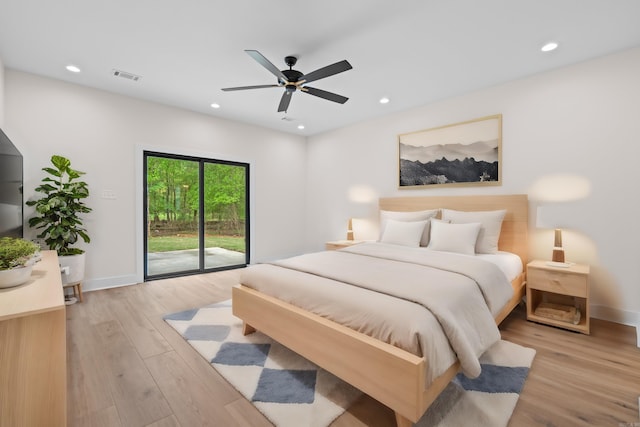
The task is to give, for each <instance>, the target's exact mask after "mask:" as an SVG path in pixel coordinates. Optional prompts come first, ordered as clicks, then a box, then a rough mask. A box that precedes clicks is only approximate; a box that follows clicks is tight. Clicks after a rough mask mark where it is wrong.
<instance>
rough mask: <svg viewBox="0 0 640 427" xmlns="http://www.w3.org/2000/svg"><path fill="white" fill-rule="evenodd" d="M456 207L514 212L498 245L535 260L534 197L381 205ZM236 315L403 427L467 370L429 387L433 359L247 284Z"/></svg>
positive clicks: (519, 284)
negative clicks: (531, 252) (530, 237)
mask: <svg viewBox="0 0 640 427" xmlns="http://www.w3.org/2000/svg"><path fill="white" fill-rule="evenodd" d="M437 208H448V209H455V210H462V211H487V210H497V209H506V210H507V213H506V215H505V218H504V221H503V223H502V231H501V234H500V240H499V242H498V247H499V249H500V250H504V251H509V252H513V253H515V254H517V255H518V256H520V258H521V259H522V262H523V266H525V265H526V263H527V261H528V259H527V256H528V255H527V248H528V243H527V234H528V211H529V206H528V200H527V196H526V195H493V196H442V197H399V198H382V199H380V209H381V210H389V211H417V210H425V209H437ZM524 284H525V273H524V272H523V273H522V274H521V275H520V276H518V277H517V278H516V279H514V280H513V282H512V285H513V288H514V295H513V298H512V299H511V301H510V302H509V303H508V304H507V305H506V306H505V307H504V308H503V309H502V311H501V312H500V313H499V314H498V315H497V316H496V323H497V324H499V323H500V322H502V320H504V319H505V318H506V317H507V316H508V315H509V313H510V312H511V310H513V308H514V307H516V306H517V305H518V303H519V302H520V301H521V299H522V297H523V296H524V289H525V286H524ZM232 302H233V314H234V315H236V316H237V317H239V318H240V319H242V320H243V322H244V333H245V334H248V333H251V332H253V331H255V330H256V329H257V330H260V331H261V332H263V333H265V334H266V335H268V336H270V337H271V338H273V339H274V340H276V341H278V342H280V343H281V344H283V345H285V346H287V347H289V348H290V349H291V350H293V351H295V352H296V353H298V354H300V355H302V356H304V357H305V358H307V359H308V360H310V361H312V362H314V363H315V364H317V365H318V366H321V367H322V368H324V369H326V370H327V371H329V372H331V373H333V374H334V375H336V376H337V377H339V378H341V379H342V380H344V381H346V382H347V383H349V384H351V385H353V386H354V387H356V388H358V389H360V390H362V391H363V392H365V393H367V394H368V395H369V396H371V397H373V398H374V399H376V400H378V401H379V402H381V403H383V404H384V405H386V406H388V407H389V408H391V409H392V410H393V411H394V412H395V415H396V422H397V424H398V427H409V426H412V425H413V424H412V423H413V422H417V421H418V420H419V419H420V417H421V416H422V415H423V414H424V412H425V411H426V410H427V408H428V407H429V406H430V405H431V403H432V402H433V401H434V400H435V399H436V397H437V396H438V395H439V394H440V393H441V392H442V390H444V388H445V387H446V386H447V384H448V383H449V382H450V381H451V380H452V379H453V377H455V375H456V374H457V373H458V371H459V369H460V364H459V362H456V363H454V364H453V365H452V366H451V367H450V368H449V369H448V370H447V371H445V373H444V374H442V375H441V376H439V377H438V378H436V379H435V380H434V381H433V382H432V383H431V385H430V386H429V387H427V386H426V384H425V369H426V365H427V363H428V361H427V360H426V359H425V358H424V357H418V356H415V355H413V354H411V353H409V352H407V351H404V350H402V349H400V348H398V347H394V346H393V345H390V344H387V343H384V342H382V341H379V340H377V339H375V338H372V337H370V336H368V335H365V334H362V333H360V332H357V331H355V330H353V329H350V328H348V327H346V326H343V325H340V324H338V323H335V322H332V321H331V320H328V319H325V318H324V317H321V316H318V315H315V314H313V313H310V312H308V311H306V310H303V309H301V308H298V307H296V306H293V305H291V304H288V303H285V302H283V301H280V300H278V299H276V298H274V297H271V296H268V295H265V294H263V293H260V292H258V291H256V290H254V289H250V288H248V287H246V286H242V285H239V286H237V287H234V288H233V300H232Z"/></svg>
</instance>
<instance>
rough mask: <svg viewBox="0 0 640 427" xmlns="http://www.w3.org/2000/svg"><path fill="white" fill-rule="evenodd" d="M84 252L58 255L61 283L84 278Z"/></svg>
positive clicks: (74, 281) (64, 283)
mask: <svg viewBox="0 0 640 427" xmlns="http://www.w3.org/2000/svg"><path fill="white" fill-rule="evenodd" d="M85 255H86V254H80V255H67V256H59V257H58V261H59V262H60V269H61V271H62V284H63V285H66V284H67V283H76V282H82V280H84V261H85Z"/></svg>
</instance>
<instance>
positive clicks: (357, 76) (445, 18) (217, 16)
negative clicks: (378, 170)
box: [0, 0, 640, 135]
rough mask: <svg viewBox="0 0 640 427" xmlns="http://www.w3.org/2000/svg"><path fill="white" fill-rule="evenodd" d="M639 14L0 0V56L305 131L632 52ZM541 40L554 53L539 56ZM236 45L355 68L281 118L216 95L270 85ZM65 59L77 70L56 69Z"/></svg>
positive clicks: (630, 6)
mask: <svg viewBox="0 0 640 427" xmlns="http://www.w3.org/2000/svg"><path fill="white" fill-rule="evenodd" d="M639 18H640V1H638V0H536V1H533V0H528V1H527V0H482V1H478V0H394V1H389V0H322V1H313V2H311V1H308V0H300V1H297V2H292V1H282V0H237V1H225V2H222V1H220V0H109V1H105V0H56V1H51V0H0V58H2V61H3V62H4V65H5V67H7V68H10V69H16V70H21V71H26V72H30V73H35V74H40V75H44V76H48V77H52V78H56V79H61V80H65V81H68V82H72V83H77V84H80V85H86V86H91V87H96V88H100V89H104V90H107V91H111V92H116V93H121V94H124V95H128V96H132V97H136V98H142V99H147V100H151V101H156V102H160V103H163V104H168V105H173V106H177V107H181V108H185V109H188V110H193V111H198V112H201V113H204V114H209V115H213V116H218V117H223V118H227V119H232V120H238V121H242V122H246V123H253V124H256V125H260V126H265V127H269V128H273V129H278V130H281V131H285V132H291V133H297V134H302V135H313V134H316V133H319V132H324V131H327V130H330V129H335V128H338V127H342V126H345V125H348V124H351V123H355V122H358V121H362V120H366V119H371V118H374V117H377V116H381V115H385V114H389V113H390V112H394V111H401V110H405V109H408V108H411V107H415V106H418V105H424V104H428V103H431V102H434V101H436V100H439V99H443V98H447V97H451V96H456V95H459V94H462V93H466V92H469V91H473V90H476V89H480V88H484V87H487V86H491V85H495V84H498V83H502V82H505V81H509V80H513V79H517V78H521V77H524V76H528V75H531V74H535V73H539V72H542V71H546V70H550V69H553V68H557V67H561V66H564V65H568V64H572V63H576V62H579V61H583V60H586V59H589V58H594V57H597V56H602V55H605V54H608V53H611V52H616V51H620V50H624V49H628V48H631V47H636V46H640V23H639V22H640V20H639ZM549 40H555V41H558V42H559V43H560V47H559V48H558V49H557V50H556V51H553V52H551V53H546V54H545V53H542V52H540V47H541V46H542V45H543V44H544V43H545V42H547V41H549ZM245 49H255V50H258V51H260V52H261V53H262V54H263V55H264V56H266V57H267V58H268V59H269V60H270V61H271V62H272V63H273V64H275V65H276V66H277V67H278V68H280V69H286V68H287V67H286V66H285V64H284V57H285V56H287V55H295V56H298V57H299V60H298V64H297V65H296V67H295V69H297V70H300V71H302V72H303V73H309V72H310V71H312V70H315V69H317V68H320V67H323V66H325V65H328V64H332V63H334V62H337V61H340V60H343V59H347V60H348V61H349V62H350V63H351V65H352V66H353V69H352V70H349V71H346V72H344V73H341V74H338V75H335V76H332V77H328V78H326V79H322V80H318V81H316V82H314V83H313V86H314V87H317V88H320V89H324V90H327V91H330V92H334V93H338V94H341V95H344V96H347V97H349V98H350V99H349V101H348V102H347V103H346V104H344V105H340V104H336V103H333V102H330V101H326V100H323V99H320V98H317V97H314V96H310V95H307V94H303V93H300V92H297V93H295V94H294V97H293V100H292V101H291V105H290V107H289V111H288V113H287V114H286V117H287V119H288V120H283V117H285V114H284V113H278V112H277V107H278V103H279V101H280V97H281V95H282V91H283V89H281V88H269V89H256V90H249V91H240V92H222V91H221V90H220V89H221V88H223V87H232V86H245V85H259V84H272V83H276V79H275V77H273V75H272V74H270V73H269V72H268V71H267V70H266V69H265V68H263V67H262V66H260V65H259V64H258V63H257V62H255V61H254V60H253V59H252V58H251V57H250V56H249V55H247V54H246V53H245V52H244V50H245ZM71 63H72V64H75V65H77V66H78V67H80V68H81V69H82V72H81V73H79V74H73V73H70V72H68V71H66V70H65V66H66V65H67V64H71ZM113 69H120V70H124V71H126V72H130V73H133V74H137V75H140V76H142V79H141V80H140V81H138V82H135V83H134V82H132V81H129V80H125V79H122V78H116V77H113V76H112V70H113ZM383 96H386V97H389V98H390V99H391V102H390V103H388V104H386V105H382V104H380V103H379V102H378V100H379V99H380V98H381V97H383ZM212 102H215V103H218V104H220V106H221V108H219V109H217V110H214V109H212V108H211V107H210V104H211V103H212ZM298 124H304V125H305V127H306V128H305V129H304V130H298V129H297V125H298Z"/></svg>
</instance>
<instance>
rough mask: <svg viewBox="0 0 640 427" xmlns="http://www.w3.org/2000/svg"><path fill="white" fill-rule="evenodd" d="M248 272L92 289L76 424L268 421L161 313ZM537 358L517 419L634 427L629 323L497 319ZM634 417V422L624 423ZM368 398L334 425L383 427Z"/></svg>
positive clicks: (79, 335) (71, 410)
mask: <svg viewBox="0 0 640 427" xmlns="http://www.w3.org/2000/svg"><path fill="white" fill-rule="evenodd" d="M239 274H240V270H231V271H224V272H219V273H211V274H205V275H199V276H190V277H182V278H176V279H168V280H162V281H155V282H148V283H145V284H140V285H134V286H127V287H122V288H117V289H109V290H104V291H95V292H87V293H85V294H84V298H85V301H84V302H83V303H78V304H74V305H71V306H68V307H67V349H68V353H67V363H68V391H69V393H68V420H69V425H70V426H82V427H87V426H106V427H109V426H126V427H129V426H154V427H169V426H182V427H192V426H193V427H196V426H220V427H227V426H252V427H253V426H257V427H260V426H270V425H271V424H270V423H269V422H268V421H267V420H266V419H265V418H264V417H263V416H262V415H261V414H260V413H259V412H258V411H257V410H256V409H255V408H254V407H253V406H252V405H251V404H250V403H249V402H247V401H246V400H245V399H244V398H243V397H242V396H241V395H240V394H239V393H238V392H236V391H235V390H234V389H233V388H232V387H231V386H229V385H228V384H227V383H226V382H225V380H224V379H222V377H220V376H219V375H218V374H217V373H216V371H215V370H214V369H213V368H211V367H210V366H209V365H208V363H207V362H206V361H205V360H204V359H203V358H202V357H201V356H200V355H199V354H198V353H197V352H196V351H195V350H193V349H192V348H191V346H189V345H188V344H187V343H186V342H185V341H184V340H183V339H182V338H181V337H180V336H179V335H178V334H177V333H176V332H175V331H174V330H173V329H172V328H171V327H170V326H168V325H167V324H166V323H165V322H164V321H163V320H162V316H163V315H164V314H168V313H174V312H177V311H181V310H186V309H189V308H195V307H201V306H204V305H207V304H210V303H213V302H218V301H222V300H225V299H228V298H230V297H231V287H232V286H233V285H234V284H236V283H237V280H238V276H239ZM501 330H502V336H503V338H504V339H507V340H509V341H512V342H515V343H518V344H521V345H525V346H528V347H533V348H535V349H536V350H537V355H536V358H535V360H534V363H533V367H532V369H531V371H530V373H529V377H528V379H527V382H526V383H525V387H524V390H523V392H522V394H521V396H520V399H519V401H518V404H517V406H516V410H515V412H514V414H513V417H512V419H511V422H510V426H518V427H520V426H548V427H549V426H613V427H619V426H624V425H632V424H631V423H634V422H638V421H639V420H638V396H640V349H638V348H637V347H636V338H635V330H634V329H633V328H631V327H627V326H622V325H617V324H614V323H609V322H604V321H599V320H596V319H593V323H592V329H591V330H592V334H591V335H590V336H586V335H582V334H577V333H573V332H568V331H564V330H561V329H556V328H552V327H549V326H543V325H537V324H534V323H530V322H527V321H526V320H525V310H524V308H523V307H519V308H518V309H516V311H514V312H513V313H512V314H511V315H510V316H509V317H508V318H507V319H506V320H505V321H504V322H503V324H502V325H501ZM625 423H629V424H625ZM393 424H394V417H393V413H392V412H391V411H389V410H388V409H386V408H385V407H384V406H382V405H380V404H378V403H377V402H375V401H373V400H372V399H370V398H367V397H365V398H363V399H361V400H360V401H359V402H357V403H356V404H355V405H354V406H353V407H352V408H351V409H350V410H349V411H348V412H347V413H345V414H344V415H342V416H341V417H340V418H338V419H337V420H336V421H335V422H334V423H333V427H362V426H371V427H373V426H375V427H385V426H392V425H393Z"/></svg>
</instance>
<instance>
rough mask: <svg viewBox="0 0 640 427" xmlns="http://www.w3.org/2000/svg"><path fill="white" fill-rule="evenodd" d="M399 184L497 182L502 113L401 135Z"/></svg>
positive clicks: (417, 185) (409, 185)
mask: <svg viewBox="0 0 640 427" xmlns="http://www.w3.org/2000/svg"><path fill="white" fill-rule="evenodd" d="M398 140H399V141H398V143H399V150H398V152H399V171H400V173H399V185H400V187H401V188H407V187H421V186H427V185H428V186H432V185H456V184H457V185H500V184H501V181H500V175H501V167H500V166H501V165H500V162H501V157H502V156H501V154H502V153H501V148H502V115H495V116H490V117H484V118H481V119H476V120H471V121H468V122H463V123H456V124H453V125H448V126H442V127H438V128H434V129H428V130H424V131H419V132H413V133H408V134H403V135H400V136H399V138H398Z"/></svg>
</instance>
